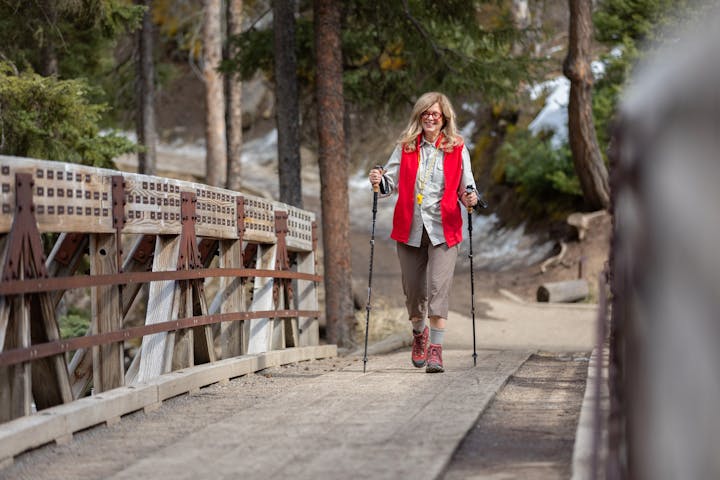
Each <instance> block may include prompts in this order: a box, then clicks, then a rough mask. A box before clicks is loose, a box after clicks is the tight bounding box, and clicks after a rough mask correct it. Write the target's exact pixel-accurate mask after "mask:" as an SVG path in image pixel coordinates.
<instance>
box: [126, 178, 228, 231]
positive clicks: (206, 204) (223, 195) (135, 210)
mask: <svg viewBox="0 0 720 480" xmlns="http://www.w3.org/2000/svg"><path fill="white" fill-rule="evenodd" d="M123 179H124V180H125V184H126V188H125V191H126V196H127V204H126V206H125V213H126V216H127V220H126V223H125V227H124V229H123V232H124V233H145V234H156V233H159V234H179V233H180V231H181V229H182V224H181V221H180V193H181V192H188V191H189V192H193V193H194V194H195V195H196V198H197V204H196V213H197V217H198V218H197V220H196V222H195V232H196V234H197V235H198V236H204V237H212V238H237V225H236V222H237V215H236V204H235V197H236V196H237V193H236V192H233V191H231V190H225V189H222V188H217V187H210V186H208V185H203V184H200V183H193V182H183V181H181V180H174V179H169V178H162V177H153V176H149V175H139V174H124V175H123Z"/></svg>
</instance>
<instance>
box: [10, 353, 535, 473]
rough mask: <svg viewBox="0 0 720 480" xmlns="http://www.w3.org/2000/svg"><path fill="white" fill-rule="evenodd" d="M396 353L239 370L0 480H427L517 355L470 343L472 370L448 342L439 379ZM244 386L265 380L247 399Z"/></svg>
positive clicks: (37, 455)
mask: <svg viewBox="0 0 720 480" xmlns="http://www.w3.org/2000/svg"><path fill="white" fill-rule="evenodd" d="M407 357H408V353H407V351H403V352H400V353H395V354H391V355H385V356H378V357H372V358H371V360H370V363H369V368H368V372H367V373H366V374H363V373H362V362H360V361H357V358H355V359H354V360H355V361H353V360H352V359H336V360H334V362H336V364H342V365H339V366H341V367H343V368H340V369H339V370H337V371H332V372H329V373H326V374H323V375H319V376H318V373H320V372H318V371H317V370H318V368H317V366H314V367H310V368H309V369H308V371H304V370H303V369H304V368H306V367H305V366H303V364H302V363H300V364H297V367H295V368H296V369H297V371H296V372H295V373H292V369H290V370H289V371H288V370H286V374H285V376H279V377H270V378H266V377H264V376H262V375H250V376H248V377H241V378H240V379H237V380H235V381H233V382H231V383H230V384H229V385H224V386H221V385H218V386H214V387H210V388H208V389H203V390H201V391H200V392H199V393H196V394H193V395H190V396H186V397H179V398H177V399H176V400H175V401H174V403H173V402H169V403H166V404H165V405H164V406H163V407H162V408H161V409H160V410H158V411H156V412H151V413H147V414H145V413H138V414H134V415H132V416H131V418H125V419H123V421H122V422H120V423H119V424H117V425H113V426H111V427H108V428H96V429H92V430H90V431H88V432H85V433H80V434H77V435H76V436H75V437H76V438H75V440H74V441H73V442H71V443H70V444H68V445H64V446H55V447H51V448H46V449H43V451H38V452H30V453H28V454H26V455H23V456H21V457H19V458H18V459H17V460H16V463H15V465H12V466H10V467H9V468H7V469H6V470H4V471H0V476H2V475H3V474H7V475H11V476H13V477H14V478H38V479H41V478H60V477H62V478H71V477H72V478H116V479H122V478H139V477H148V476H149V477H151V478H188V479H190V478H239V477H240V476H242V477H244V478H287V477H292V478H358V477H368V478H400V477H405V476H406V475H410V476H411V477H412V478H435V477H436V476H437V475H438V474H439V473H440V472H441V471H442V469H443V467H444V466H445V464H446V463H447V462H448V461H449V459H450V457H451V455H452V453H453V451H454V450H455V448H456V447H457V445H458V444H459V442H460V441H461V440H462V438H463V437H464V435H465V434H466V432H467V431H468V430H469V429H470V428H471V427H472V425H473V424H474V422H475V421H476V420H477V417H478V416H479V414H480V413H481V412H482V410H483V409H484V408H485V407H486V406H487V404H488V403H489V402H490V401H491V400H492V398H493V396H494V395H495V393H496V392H497V391H498V389H499V388H500V387H501V386H502V385H503V384H504V383H505V382H506V381H507V379H508V377H509V376H510V375H511V374H512V373H513V372H515V371H516V370H517V368H518V367H519V366H520V365H521V364H522V363H523V362H524V361H525V359H526V358H527V357H528V352H526V351H518V350H481V351H480V352H479V357H478V366H477V367H472V358H471V356H470V355H469V352H468V351H467V350H449V351H447V352H446V353H445V363H446V365H447V367H448V368H447V371H446V373H445V374H442V375H428V374H425V373H424V370H420V369H415V368H413V367H412V366H410V364H409V359H408V358H407ZM323 362H331V361H329V360H325V361H323ZM328 365H329V363H328ZM293 377H302V379H301V380H302V381H297V378H295V381H294V380H293ZM308 377H309V378H308ZM248 382H258V383H261V384H264V385H265V386H266V387H267V388H264V389H263V388H260V389H258V388H252V389H247V390H246V391H248V392H250V391H252V392H254V394H255V395H254V397H249V396H247V395H243V386H245V387H246V388H247V387H249V385H250V383H248ZM258 392H260V393H258ZM263 392H264V393H263ZM209 397H210V398H212V401H209V400H210V398H209Z"/></svg>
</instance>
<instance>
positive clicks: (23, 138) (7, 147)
mask: <svg viewBox="0 0 720 480" xmlns="http://www.w3.org/2000/svg"><path fill="white" fill-rule="evenodd" d="M90 92H91V88H90V87H89V86H88V85H87V83H86V82H85V81H83V80H58V79H57V78H55V77H42V76H40V75H37V74H35V73H32V72H23V73H21V74H17V73H16V72H15V70H14V66H13V65H11V64H9V63H7V62H0V135H1V137H0V153H2V154H5V155H17V156H23V157H34V158H42V159H47V160H59V161H64V162H72V163H81V164H84V165H94V166H98V167H108V168H112V167H113V163H112V159H113V158H115V157H116V156H118V155H121V154H123V153H129V152H132V151H134V150H135V146H134V145H133V143H132V142H130V141H129V140H127V139H125V138H123V137H120V136H118V135H115V134H113V133H108V134H101V133H100V128H99V126H98V125H99V122H100V118H101V115H102V113H103V112H104V111H105V109H106V106H105V105H104V104H96V103H91V102H90V101H89V95H90Z"/></svg>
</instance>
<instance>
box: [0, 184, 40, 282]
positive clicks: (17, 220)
mask: <svg viewBox="0 0 720 480" xmlns="http://www.w3.org/2000/svg"><path fill="white" fill-rule="evenodd" d="M34 186H35V182H34V181H33V177H32V174H30V173H16V174H15V216H14V218H13V224H12V229H11V230H10V235H9V237H10V238H9V240H8V241H9V244H8V251H7V257H6V258H5V265H4V266H3V271H2V273H3V275H2V278H3V281H10V280H20V279H23V278H47V277H48V272H47V269H46V268H45V253H44V252H43V247H42V238H41V237H40V232H39V231H38V228H37V222H36V220H35V205H33V194H32V190H33V187H34Z"/></svg>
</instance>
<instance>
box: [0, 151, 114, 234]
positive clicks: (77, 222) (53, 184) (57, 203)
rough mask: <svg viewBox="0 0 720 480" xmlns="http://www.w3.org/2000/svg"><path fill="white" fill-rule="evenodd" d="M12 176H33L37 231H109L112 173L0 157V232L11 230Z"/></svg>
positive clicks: (110, 227) (88, 168)
mask: <svg viewBox="0 0 720 480" xmlns="http://www.w3.org/2000/svg"><path fill="white" fill-rule="evenodd" d="M16 173H30V174H32V176H33V181H34V182H35V187H34V191H33V203H34V205H35V212H34V213H35V218H36V220H37V226H38V230H39V231H40V232H95V233H103V232H104V233H111V232H112V231H113V226H112V199H111V198H110V184H109V175H111V174H112V173H116V172H112V171H111V170H103V169H98V168H94V167H88V166H85V165H77V164H71V163H62V162H49V161H45V160H34V159H29V158H21V157H6V156H2V155H0V184H1V186H2V188H1V189H0V192H1V193H0V204H2V206H1V207H0V208H1V209H2V214H1V215H0V232H8V231H10V228H11V227H12V219H13V212H14V209H15V192H14V190H15V189H14V182H15V174H16Z"/></svg>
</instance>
